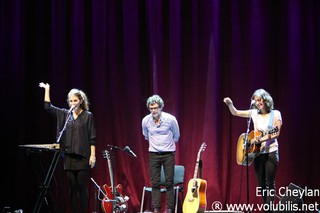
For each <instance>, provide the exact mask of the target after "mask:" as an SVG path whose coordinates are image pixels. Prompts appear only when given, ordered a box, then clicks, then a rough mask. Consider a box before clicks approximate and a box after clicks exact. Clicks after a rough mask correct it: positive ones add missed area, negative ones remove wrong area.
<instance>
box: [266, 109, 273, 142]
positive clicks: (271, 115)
mask: <svg viewBox="0 0 320 213" xmlns="http://www.w3.org/2000/svg"><path fill="white" fill-rule="evenodd" d="M273 120H274V111H273V110H271V112H270V118H269V123H268V131H269V130H270V129H272V127H273ZM274 142H275V140H271V141H267V142H266V146H270V145H271V144H272V143H274Z"/></svg>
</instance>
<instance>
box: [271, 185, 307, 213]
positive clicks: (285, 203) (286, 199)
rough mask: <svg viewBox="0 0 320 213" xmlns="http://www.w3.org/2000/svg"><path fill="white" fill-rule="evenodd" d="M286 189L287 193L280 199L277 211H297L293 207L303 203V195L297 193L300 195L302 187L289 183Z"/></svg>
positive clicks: (298, 206)
mask: <svg viewBox="0 0 320 213" xmlns="http://www.w3.org/2000/svg"><path fill="white" fill-rule="evenodd" d="M286 190H287V191H288V195H286V196H283V197H282V198H281V199H280V201H279V203H278V211H277V212H287V213H289V212H297V211H296V210H295V208H300V207H301V205H302V204H303V197H299V196H298V195H302V194H303V191H304V189H303V188H301V187H300V186H297V185H295V184H293V183H290V184H289V186H287V189H286ZM293 192H294V193H293ZM295 195H296V196H295Z"/></svg>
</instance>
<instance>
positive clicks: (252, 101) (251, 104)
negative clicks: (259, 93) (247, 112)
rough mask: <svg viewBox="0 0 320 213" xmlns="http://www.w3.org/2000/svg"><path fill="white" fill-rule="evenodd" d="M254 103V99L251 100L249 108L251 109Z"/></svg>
mask: <svg viewBox="0 0 320 213" xmlns="http://www.w3.org/2000/svg"><path fill="white" fill-rule="evenodd" d="M255 103H256V101H255V100H251V103H250V109H252V108H253V107H254V104H255Z"/></svg>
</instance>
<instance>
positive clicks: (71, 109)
mask: <svg viewBox="0 0 320 213" xmlns="http://www.w3.org/2000/svg"><path fill="white" fill-rule="evenodd" d="M75 107H76V106H71V107H70V109H69V111H68V114H70V113H71V112H72V111H73V109H74V108H75Z"/></svg>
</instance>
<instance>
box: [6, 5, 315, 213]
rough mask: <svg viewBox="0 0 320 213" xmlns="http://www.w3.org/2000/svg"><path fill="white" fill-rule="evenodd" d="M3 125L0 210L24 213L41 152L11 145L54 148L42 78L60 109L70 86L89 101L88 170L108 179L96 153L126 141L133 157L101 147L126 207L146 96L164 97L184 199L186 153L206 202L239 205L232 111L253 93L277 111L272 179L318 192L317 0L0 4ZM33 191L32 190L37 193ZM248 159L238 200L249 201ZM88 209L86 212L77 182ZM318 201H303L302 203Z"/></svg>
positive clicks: (137, 166) (63, 192)
mask: <svg viewBox="0 0 320 213" xmlns="http://www.w3.org/2000/svg"><path fill="white" fill-rule="evenodd" d="M0 11H1V13H0V22H1V25H0V45H1V46H0V47H1V48H0V60H1V61H0V63H1V64H0V69H1V79H0V85H1V90H0V94H1V100H2V104H1V111H2V113H3V119H2V128H1V129H2V131H1V132H2V144H3V151H2V153H3V154H2V155H1V159H2V161H1V162H2V163H3V164H2V172H1V174H2V183H1V193H0V196H1V198H0V200H1V206H0V208H3V207H4V206H11V207H12V208H14V209H18V208H21V209H24V210H25V211H26V212H31V211H32V209H33V207H34V205H35V203H36V200H37V197H38V194H39V191H40V190H41V183H42V181H43V180H44V176H45V174H46V172H47V170H48V167H49V166H50V162H51V159H52V157H53V153H51V152H41V153H26V151H25V150H24V149H21V148H19V145H23V144H51V143H54V142H55V134H56V132H55V125H56V123H55V119H54V118H53V117H50V115H49V114H47V113H46V112H45V111H44V109H43V90H42V89H40V88H39V87H38V83H39V82H41V81H44V82H48V83H50V85H51V99H52V102H53V103H54V104H55V105H57V106H62V107H67V103H66V96H67V93H68V91H69V90H70V89H72V88H74V87H76V88H80V89H82V90H84V91H85V92H86V93H87V95H88V97H89V99H90V102H91V106H90V107H91V108H90V110H91V111H92V112H93V113H94V115H95V119H96V128H97V158H98V159H97V160H98V162H97V166H96V168H94V169H93V170H92V172H91V174H90V175H91V177H92V178H93V179H94V180H95V181H96V182H97V183H98V184H99V185H101V186H102V185H103V184H107V185H110V178H109V177H110V176H109V168H108V165H107V160H106V159H105V158H104V157H103V154H102V152H103V150H105V149H109V146H108V145H115V146H118V147H121V148H123V147H125V146H129V147H130V148H131V149H132V150H133V151H134V152H135V153H136V154H137V156H138V157H137V158H132V157H130V156H129V155H126V154H125V153H123V152H121V151H119V150H118V151H115V152H114V166H113V170H114V171H113V172H114V176H115V181H116V183H117V184H118V183H119V184H122V186H123V194H125V195H127V196H129V198H130V200H129V212H138V211H139V209H140V198H141V194H142V188H143V186H144V185H146V184H149V175H148V152H147V148H148V143H147V142H146V141H145V140H144V138H143V136H142V134H141V119H142V118H143V116H144V115H146V114H147V113H149V112H148V110H147V108H146V106H145V102H146V99H147V98H148V97H149V96H150V95H152V94H159V95H160V96H161V97H162V98H163V99H164V101H165V107H164V111H167V112H170V113H172V114H174V115H175V116H176V117H177V119H178V122H179V124H180V128H181V139H180V141H179V143H178V145H177V155H176V163H177V164H181V165H184V166H185V168H186V174H185V193H186V191H187V183H188V181H189V180H190V179H191V178H193V174H194V169H195V165H196V158H197V153H198V150H199V148H200V145H201V144H202V143H203V142H206V143H207V148H206V150H205V151H204V152H203V153H202V154H201V159H202V162H203V167H202V178H203V179H205V180H206V181H207V184H208V186H207V193H206V197H207V203H208V206H207V210H211V205H212V204H213V203H214V202H215V201H219V202H221V204H222V205H223V208H224V209H225V208H226V205H227V204H239V203H247V202H248V200H247V186H248V185H247V175H246V167H244V166H239V165H237V164H236V159H235V153H236V144H237V140H238V137H239V135H240V134H241V133H243V132H245V131H246V128H247V121H246V119H241V118H237V117H232V116H231V115H230V113H229V111H228V109H227V107H226V106H225V104H224V103H223V102H222V100H223V98H224V97H225V96H229V97H231V98H232V99H233V101H234V104H235V105H236V107H238V108H239V109H246V108H248V107H249V104H250V97H251V94H252V93H253V91H254V90H255V89H258V88H264V89H266V90H267V91H269V92H270V93H271V95H272V96H273V98H274V101H275V108H276V109H278V110H280V111H281V113H282V117H283V129H282V132H281V136H280V138H279V143H280V148H279V149H280V166H279V170H278V173H277V183H276V185H277V187H278V188H279V187H285V186H287V185H288V184H289V183H295V184H296V185H299V186H301V187H303V188H304V187H307V188H309V189H311V190H319V188H320V182H319V177H320V172H319V166H318V165H317V162H319V161H320V159H319V154H318V152H319V148H320V146H319V142H318V139H317V138H318V135H317V134H316V132H317V131H318V128H319V124H318V123H319V120H320V116H319V113H318V112H317V110H318V108H317V103H318V97H319V79H320V78H319V70H320V60H319V58H320V45H319V44H320V40H319V38H320V16H319V13H320V2H319V1H317V0H314V1H312V0H308V1H305V0H290V1H289V0H288V1H285V0H283V1H278V0H251V1H250V0H247V1H238V0H207V1H199V0H183V1H182V0H181V1H179V0H174V1H170V0H163V1H160V0H144V1H138V0H131V1H119V0H95V1H84V0H79V1H65V0H51V1H41V0H28V1H24V0H12V1H1V3H0ZM39 185H40V189H39ZM50 186H51V187H50V189H49V190H48V193H47V199H46V200H47V202H48V203H46V202H45V203H44V205H43V209H44V211H45V212H50V211H52V212H68V211H69V208H70V207H69V202H68V191H67V183H66V177H65V173H64V172H63V168H62V166H61V163H60V162H59V164H58V166H57V169H56V171H55V173H54V177H53V180H52V183H51V185H50ZM256 186H257V183H256V180H255V176H254V172H253V167H249V192H250V193H249V199H250V200H249V203H254V204H259V203H261V202H262V199H261V197H259V196H258V195H257V194H256ZM89 188H90V212H93V211H99V206H98V205H99V200H97V195H96V194H95V193H96V188H95V186H94V184H93V183H92V181H89ZM316 201H318V202H319V196H311V195H310V196H306V197H305V202H306V203H310V204H313V203H315V202H316Z"/></svg>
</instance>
